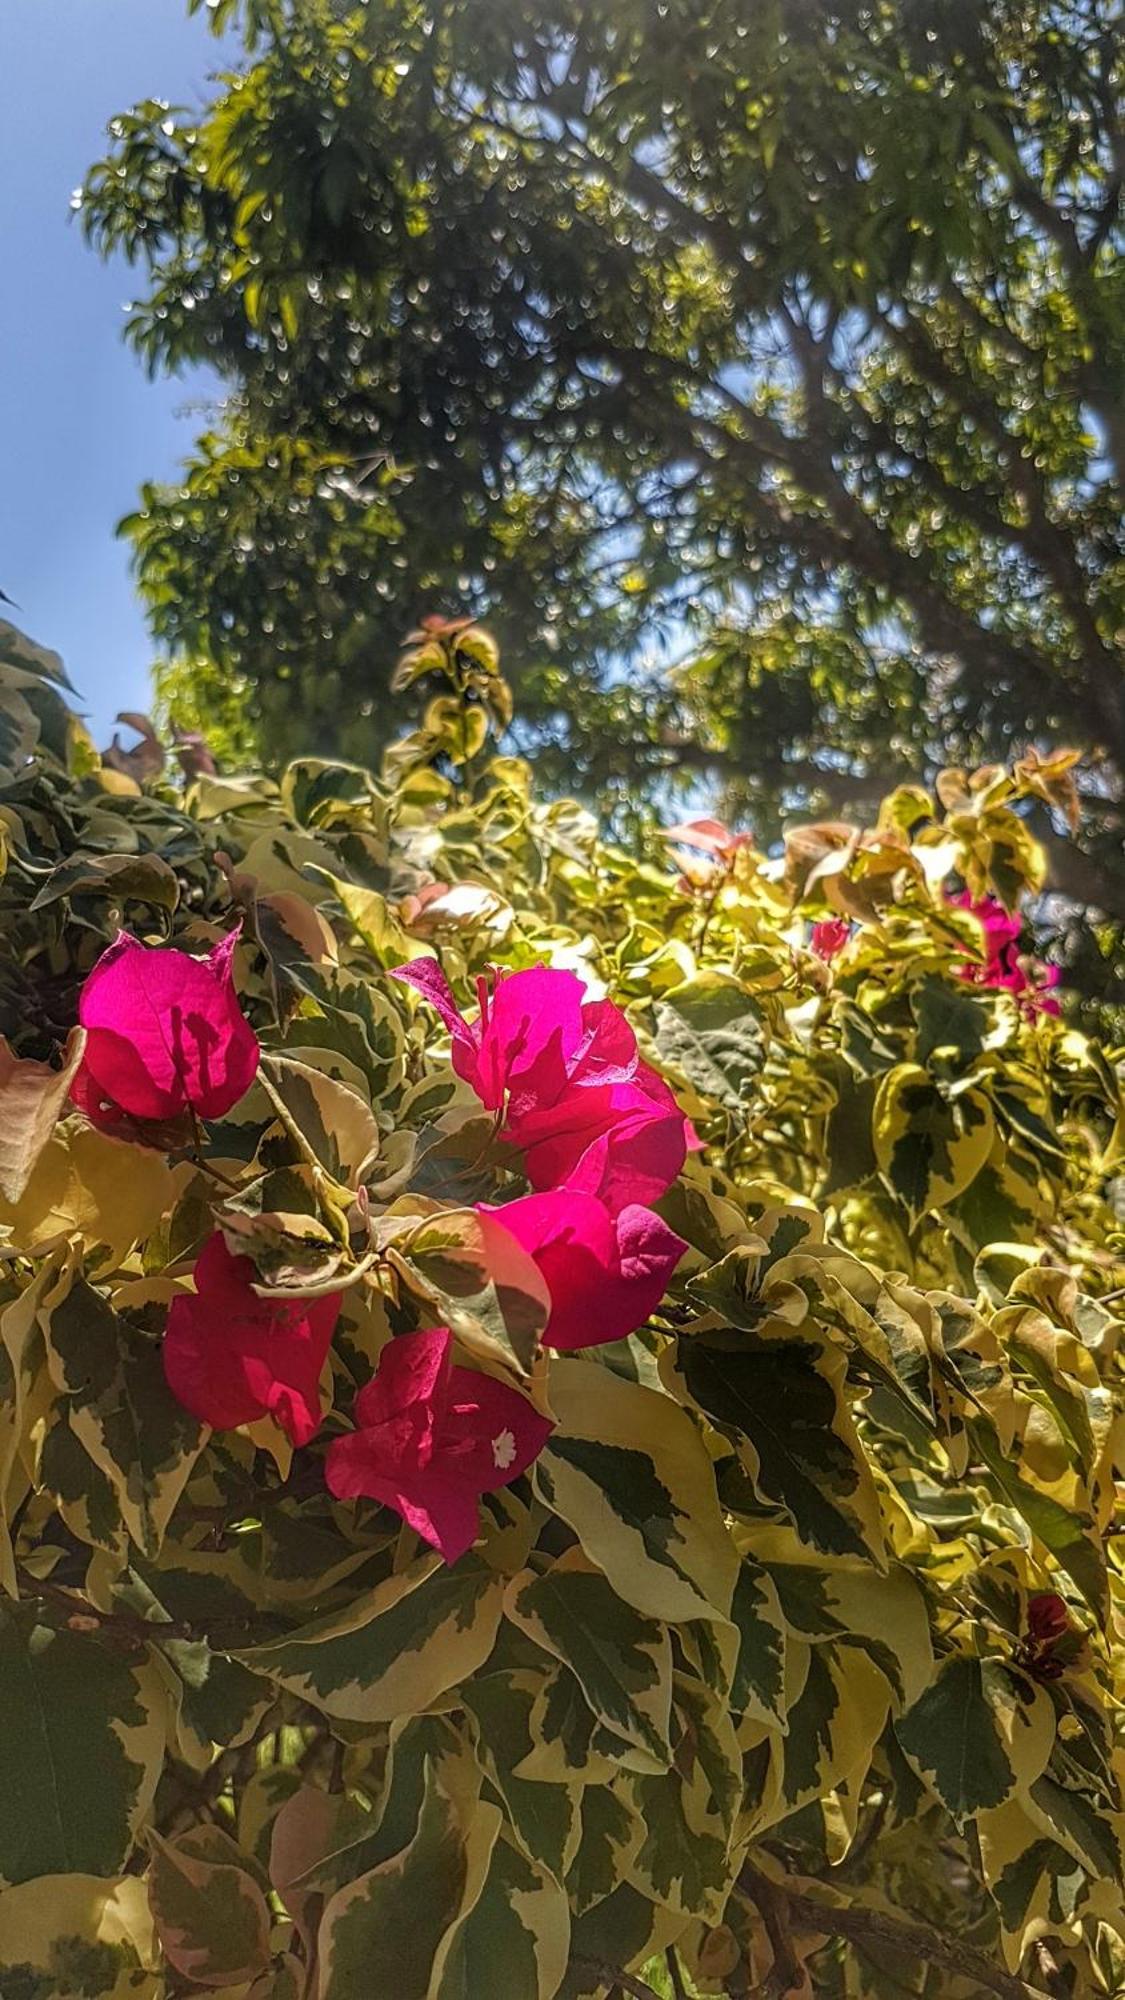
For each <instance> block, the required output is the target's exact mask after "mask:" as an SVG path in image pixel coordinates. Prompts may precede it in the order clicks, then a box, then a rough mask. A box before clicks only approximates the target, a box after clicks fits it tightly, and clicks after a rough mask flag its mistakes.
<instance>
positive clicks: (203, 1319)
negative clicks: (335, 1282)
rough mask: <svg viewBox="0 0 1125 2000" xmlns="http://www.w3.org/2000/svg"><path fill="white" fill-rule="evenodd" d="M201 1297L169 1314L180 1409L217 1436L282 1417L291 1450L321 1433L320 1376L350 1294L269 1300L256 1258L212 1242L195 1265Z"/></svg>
mask: <svg viewBox="0 0 1125 2000" xmlns="http://www.w3.org/2000/svg"><path fill="white" fill-rule="evenodd" d="M194 1275H195V1291H194V1293H190V1292H181V1293H180V1294H179V1295H178V1296H177V1297H176V1298H174V1299H173V1301H172V1304H171V1306H170V1307H169V1309H168V1323H167V1326H166V1328H165V1333H164V1344H163V1348H162V1354H163V1358H164V1375H165V1379H166V1381H167V1383H168V1387H169V1388H170V1389H171V1391H172V1394H173V1395H174V1396H175V1398H176V1400H177V1402H180V1403H182V1404H183V1406H184V1408H185V1409H186V1410H190V1411H191V1413H192V1415H193V1416H195V1417H198V1418H200V1420H201V1422H203V1423H205V1424H210V1425H211V1426H212V1428H213V1429H214V1430H217V1431H229V1430H234V1429H235V1428H236V1427H237V1426H238V1425H239V1424H252V1423H255V1422H257V1420H258V1418H259V1417H272V1418H273V1420H274V1422H275V1423H276V1424H278V1425H280V1427H281V1429H282V1430H283V1431H284V1432H285V1435H286V1436H287V1437H288V1439H289V1441H290V1443H291V1444H294V1445H303V1444H307V1443H308V1442H309V1439H310V1438H311V1437H313V1436H315V1434H316V1431H317V1430H318V1429H319V1426H320V1373H321V1369H322V1368H323V1366H324V1360H325V1356H326V1355H327V1353H328V1349H329V1347H330V1346H331V1344H332V1335H333V1333H334V1332H335V1329H336V1321H337V1319H338V1318H339V1314H340V1294H339V1293H338V1292H333V1293H331V1294H329V1295H328V1296H326V1297H324V1298H319V1299H276V1298H273V1299H263V1298H260V1297H259V1295H258V1293H257V1292H256V1291H255V1290H254V1288H253V1287H254V1280H255V1278H256V1277H257V1275H258V1274H257V1270H256V1268H255V1266H254V1264H253V1263H252V1262H251V1260H250V1258H249V1257H233V1256H232V1255H231V1253H230V1251H229V1250H228V1249H227V1246H226V1242H225V1240H224V1238H223V1237H222V1236H221V1235H220V1234H219V1233H216V1234H215V1235H214V1236H211V1237H209V1238H208V1240H207V1242H206V1243H205V1244H204V1246H203V1249H202V1250H201V1251H200V1253H199V1257H198V1258H197V1260H196V1265H195V1274H194Z"/></svg>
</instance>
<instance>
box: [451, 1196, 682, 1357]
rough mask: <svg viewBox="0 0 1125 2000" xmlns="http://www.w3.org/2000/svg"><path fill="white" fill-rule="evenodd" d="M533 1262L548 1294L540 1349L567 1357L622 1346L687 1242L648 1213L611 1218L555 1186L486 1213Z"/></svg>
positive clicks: (594, 1203)
mask: <svg viewBox="0 0 1125 2000" xmlns="http://www.w3.org/2000/svg"><path fill="white" fill-rule="evenodd" d="M490 1213H491V1214H492V1215H494V1216H495V1218H496V1220H497V1222H499V1223H502V1224H503V1226H504V1228H505V1229H507V1230H508V1231H509V1233H510V1234H511V1235H512V1236H514V1237H515V1239H516V1242H517V1243H519V1244H520V1245H521V1246H522V1248H523V1249H524V1250H526V1251H527V1252H528V1255H529V1256H530V1257H531V1258H532V1259H533V1260H534V1262H535V1264H536V1265H537V1267H538V1269H539V1271H540V1273H541V1274H542V1276H543V1278H544V1280H545V1281H546V1284H547V1289H548V1291H549V1292H550V1294H551V1317H550V1319H549V1320H548V1322H547V1325H546V1328H545V1330H544V1333H543V1344H544V1346H546V1347H556V1348H561V1349H564V1350H565V1351H567V1352H570V1353H573V1352H574V1351H576V1350H577V1349H578V1348H581V1347H598V1346H601V1345H602V1344H603V1343H604V1342H605V1341H609V1340H624V1339H625V1338H626V1336H627V1335H628V1334H630V1333H635V1332H636V1330H637V1328H638V1327H639V1326H643V1324H644V1322H645V1320H646V1319H647V1318H648V1317H649V1315H650V1313H653V1312H655V1310H656V1308H657V1306H658V1305H659V1304H660V1301H661V1299H662V1298H663V1297H664V1294H665V1292H666V1291H667V1289H668V1284H669V1281H670V1280H671V1277H672V1273H673V1271H674V1270H675V1268H676V1266H677V1264H678V1263H679V1261H680V1258H681V1257H682V1256H683V1254H684V1251H685V1250H686V1249H687V1244H686V1243H685V1242H684V1241H683V1239H682V1237H679V1236H677V1235H676V1233H675V1231H674V1230H672V1229H669V1227H668V1225H667V1223H666V1222H662V1221H661V1219H660V1217H659V1216H658V1215H654V1214H653V1212H652V1210H651V1209H650V1208H642V1207H639V1206H637V1205H636V1204H633V1205H630V1206H628V1207H626V1208H623V1209H621V1210H620V1212H619V1213H618V1214H617V1215H611V1214H610V1212H609V1210H608V1209H607V1208H606V1207H605V1205H604V1203H602V1202H600V1201H598V1200H597V1199H596V1198H595V1197H594V1196H593V1195H589V1194H578V1193H575V1191H574V1190H573V1189H572V1188H559V1189H557V1190H556V1191H555V1192H554V1193H552V1194H532V1195H525V1196H523V1197H522V1198H521V1199H520V1200H517V1201H511V1202H508V1203H507V1204H506V1206H505V1207H503V1208H495V1209H492V1210H491V1211H490Z"/></svg>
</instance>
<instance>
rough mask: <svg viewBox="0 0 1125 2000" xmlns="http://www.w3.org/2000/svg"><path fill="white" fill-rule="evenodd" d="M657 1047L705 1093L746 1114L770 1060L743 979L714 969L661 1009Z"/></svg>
mask: <svg viewBox="0 0 1125 2000" xmlns="http://www.w3.org/2000/svg"><path fill="white" fill-rule="evenodd" d="M656 1046H657V1049H658V1050H659V1052H660V1054H661V1056H662V1057H663V1059H664V1061H665V1062H666V1063H669V1064H674V1065H675V1067H676V1068H677V1069H679V1070H681V1071H682V1073H683V1075H684V1076H685V1077H686V1078H687V1080H688V1082H689V1083H690V1084H693V1085H694V1087H695V1089H696V1090H698V1091H701V1092H702V1094H703V1095H704V1096H705V1097H713V1098H715V1099H716V1100H717V1102H718V1103H719V1104H721V1105H722V1106H723V1108H724V1110H726V1111H730V1112H732V1113H734V1114H736V1115H737V1114H739V1113H741V1112H744V1111H745V1109H746V1106H747V1104H748V1103H749V1102H750V1101H751V1098H752V1096H753V1092H754V1084H755V1080H756V1078H757V1076H758V1073H759V1071H760V1070H761V1067H762V1064H763V1062H764V1060H765V1034H764V1030H763V1026H762V1018H761V1014H760V1012H759V1010H758V1008H757V1006H756V1005H755V1003H754V1002H753V1001H752V1000H751V999H750V997H749V995H748V994H747V993H746V990H745V988H744V987H743V986H742V984H741V982H740V981H739V980H737V979H733V978H731V977H729V976H728V975H725V974H722V973H717V972H711V973H705V974H701V975H700V976H699V977H698V978H697V979H693V980H688V981H686V982H685V983H684V984H683V985H681V986H676V987H673V989H672V991H671V992H670V993H669V994H668V995H667V996H666V997H665V999H664V1000H662V1001H661V1002H660V1004H659V1005H658V1006H657V1009H656Z"/></svg>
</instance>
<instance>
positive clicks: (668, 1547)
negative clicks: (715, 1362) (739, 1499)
mask: <svg viewBox="0 0 1125 2000" xmlns="http://www.w3.org/2000/svg"><path fill="white" fill-rule="evenodd" d="M550 1397H551V1407H552V1410H553V1411H554V1414H555V1416H556V1418H557V1420H558V1428H557V1430H555V1432H554V1433H553V1434H552V1437H551V1441H550V1446H549V1448H548V1449H547V1450H546V1451H544V1452H543V1453H542V1455H541V1456H540V1458H539V1459H538V1460H537V1461H536V1466H535V1474H534V1477H535V1484H536V1486H537V1488H538V1491H539V1492H540V1493H541V1495H542V1497H543V1499H544V1500H545V1501H546V1502H547V1504H548V1505H549V1506H551V1507H553V1508H554V1509H555V1511H556V1512H557V1513H559V1514H561V1515H562V1518H563V1520H564V1521H568V1522H569V1524H570V1526H571V1527H572V1528H573V1529H574V1532H575V1534H576V1535H577V1536H578V1538H579V1541H580V1542H581V1543H582V1546H583V1548H584V1549H585V1551H586V1554H587V1555H588V1556H589V1557H590V1560H591V1561H592V1562H593V1563H595V1564H596V1565H597V1567H598V1568H599V1569H601V1570H602V1571H603V1573H604V1574H605V1576H607V1577H608V1579H609V1581H610V1582H611V1583H612V1585H613V1587H614V1589H615V1590H617V1591H618V1592H619V1594H620V1595H621V1596H622V1597H623V1598H624V1599H625V1601H626V1602H627V1603H629V1604H632V1605H634V1606H635V1607H636V1609H637V1610H638V1611H643V1612H645V1613H646V1614H647V1615H648V1616H649V1617H652V1618H664V1619H667V1620H669V1621H671V1622H673V1623H674V1622H676V1621H678V1620H682V1619H691V1618H718V1619H725V1618H726V1617H727V1615H728V1613H729V1610H730V1603H731V1596H732V1593H733V1589H734V1581H735V1576H736V1573H737V1568H738V1557H737V1554H736V1551H735V1548H734V1544H733V1543H732V1541H731V1539H730V1536H729V1534H728V1533H727V1529H726V1526H725V1523H724V1521H723V1517H722V1513H721V1511H720V1508H719V1503H718V1499H717V1497H716V1494H715V1480H714V1472H713V1469H712V1466H711V1462H710V1460H709V1458H708V1456H707V1453H706V1450H705V1448H704V1445H703V1442H702V1439H701V1438H700V1435H699V1432H698V1431H697V1429H696V1428H695V1425H694V1424H693V1423H692V1421H691V1419H690V1418H689V1417H688V1416H687V1414H686V1412H685V1411H684V1410H682V1409H681V1408H680V1407H679V1406H678V1404H676V1403H675V1402H674V1401H673V1400H672V1398H671V1397H670V1396H667V1395H664V1394H662V1393H660V1392H659V1391H657V1390H654V1389H646V1388H643V1387H641V1386H640V1385H639V1384H638V1383H635V1382H626V1381H624V1380H622V1378H621V1377H620V1376H617V1375H611V1374H610V1373H609V1372H608V1370H602V1369H597V1368H593V1367H591V1366H590V1364H589V1362H584V1361H575V1360H567V1359H566V1358H565V1357H564V1358H560V1359H558V1360H556V1361H555V1362H554V1363H553V1364H552V1368H551V1379H550Z"/></svg>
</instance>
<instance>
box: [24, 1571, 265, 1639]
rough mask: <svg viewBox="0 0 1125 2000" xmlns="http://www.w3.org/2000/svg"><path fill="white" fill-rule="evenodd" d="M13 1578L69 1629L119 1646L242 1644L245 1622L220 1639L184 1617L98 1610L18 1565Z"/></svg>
mask: <svg viewBox="0 0 1125 2000" xmlns="http://www.w3.org/2000/svg"><path fill="white" fill-rule="evenodd" d="M16 1581H17V1582H18V1584H19V1587H20V1590H21V1592H22V1593H24V1595H26V1596H27V1597H30V1598H37V1599H38V1600H39V1602H40V1603H41V1604H50V1605H53V1606H54V1607H55V1609H56V1610H58V1611H61V1612H64V1613H65V1614H66V1622H67V1625H68V1626H69V1628H70V1630H71V1631H74V1632H83V1631H85V1632H104V1633H105V1635H106V1637H107V1638H112V1639H114V1640H116V1642H117V1643H118V1644H119V1645H120V1644H125V1645H128V1646H129V1647H131V1648H132V1649H133V1650H135V1651H136V1650H139V1649H140V1648H141V1647H143V1646H147V1645H150V1644H152V1643H153V1642H156V1643H157V1644H159V1642H160V1641H161V1640H167V1639H203V1640H204V1641H205V1642H206V1643H207V1644H208V1645H209V1646H210V1647H211V1648H212V1649H213V1650H214V1651H215V1652H222V1651H223V1650H224V1649H225V1648H226V1647H229V1646H239V1645H244V1644H245V1643H246V1639H247V1631H246V1627H245V1621H241V1620H240V1621H236V1622H232V1624H231V1626H230V1627H229V1629H227V1631H226V1636H225V1637H224V1638H220V1637H219V1635H218V1632H217V1631H216V1630H215V1629H214V1628H209V1627H205V1626H202V1625H198V1624H196V1623H194V1622H192V1621H190V1620H188V1619H179V1618H167V1619H161V1618H141V1617H140V1616H139V1615H136V1614H134V1613H133V1612H131V1611H99V1609H98V1607H97V1606H96V1605H94V1604H91V1603H90V1602H89V1600H88V1599H87V1598H85V1597H83V1596H82V1594H81V1592H80V1591H77V1590H71V1589H68V1588H67V1586H66V1585H65V1584H59V1583H52V1582H51V1580H50V1578H49V1577H38V1576H33V1575H32V1574H31V1571H30V1570H28V1569H25V1568H24V1567H23V1566H22V1564H21V1565H17V1568H16Z"/></svg>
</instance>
